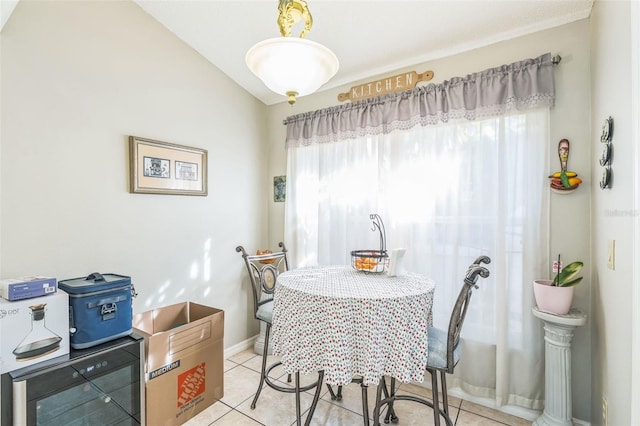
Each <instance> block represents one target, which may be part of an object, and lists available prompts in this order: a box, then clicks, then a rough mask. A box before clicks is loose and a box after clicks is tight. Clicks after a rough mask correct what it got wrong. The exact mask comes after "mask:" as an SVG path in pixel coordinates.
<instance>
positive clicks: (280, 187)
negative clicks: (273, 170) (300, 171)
mask: <svg viewBox="0 0 640 426" xmlns="http://www.w3.org/2000/svg"><path fill="white" fill-rule="evenodd" d="M286 188H287V177H286V176H274V177H273V201H274V202H276V203H282V202H284V199H285V196H286Z"/></svg>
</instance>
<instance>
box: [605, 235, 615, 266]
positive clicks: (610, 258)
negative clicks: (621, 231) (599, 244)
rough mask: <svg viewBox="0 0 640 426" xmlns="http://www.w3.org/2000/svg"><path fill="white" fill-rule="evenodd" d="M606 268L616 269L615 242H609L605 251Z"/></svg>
mask: <svg viewBox="0 0 640 426" xmlns="http://www.w3.org/2000/svg"><path fill="white" fill-rule="evenodd" d="M607 268H609V269H611V270H612V271H615V269H616V240H609V250H608V251H607Z"/></svg>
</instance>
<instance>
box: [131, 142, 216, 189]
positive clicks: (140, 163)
mask: <svg viewBox="0 0 640 426" xmlns="http://www.w3.org/2000/svg"><path fill="white" fill-rule="evenodd" d="M129 173H130V179H129V186H130V190H131V192H134V193H142V194H173V195H204V196H206V195H207V151H206V150H204V149H200V148H193V147H189V146H184V145H177V144H173V143H168V142H160V141H156V140H152V139H144V138H139V137H136V136H129Z"/></svg>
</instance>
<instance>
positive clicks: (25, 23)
mask: <svg viewBox="0 0 640 426" xmlns="http://www.w3.org/2000/svg"><path fill="white" fill-rule="evenodd" d="M1 37H2V39H1V42H2V61H1V64H2V68H1V79H2V80H1V84H2V86H1V87H2V97H1V101H2V102H1V108H2V109H1V111H2V129H1V137H2V139H1V142H0V143H1V145H0V159H1V160H2V161H1V163H0V172H1V175H0V176H1V183H2V186H1V188H0V189H1V191H0V194H1V197H0V202H1V209H0V217H1V222H0V244H1V248H2V250H1V252H0V277H2V278H9V277H18V276H25V275H33V274H43V275H50V276H54V277H58V279H65V278H74V277H79V276H84V275H86V274H89V273H91V272H94V271H99V272H103V273H106V272H111V273H116V274H124V275H130V276H131V277H132V278H133V282H134V284H135V287H136V290H137V291H138V297H137V298H136V299H135V300H134V311H135V312H141V311H144V310H147V309H149V308H153V307H157V306H162V305H168V304H171V303H177V302H180V301H189V300H190V301H197V302H201V303H204V304H208V305H211V306H215V307H218V308H222V309H224V310H225V313H226V321H225V347H227V348H228V347H229V346H232V345H235V344H239V343H240V342H242V341H244V340H246V339H249V338H250V337H251V336H253V335H255V334H256V333H257V332H258V324H257V321H255V320H254V319H253V316H252V314H251V313H250V312H251V306H252V305H251V304H250V299H249V292H250V288H249V286H248V282H242V279H241V277H243V276H246V271H245V270H244V267H243V264H242V261H241V257H240V255H239V254H238V253H236V252H235V247H236V245H238V244H244V245H246V246H247V248H251V249H255V248H256V247H262V246H264V245H265V244H266V242H267V233H266V225H267V220H266V215H264V214H263V212H264V210H265V208H266V206H267V198H266V195H265V193H264V192H263V191H261V188H260V187H261V185H262V183H263V180H264V176H265V175H266V173H267V169H266V162H265V161H264V160H263V158H264V157H265V155H266V149H265V140H264V139H263V137H262V135H263V133H264V131H263V130H264V128H265V126H266V124H265V118H266V107H265V106H264V105H263V104H262V103H261V102H259V101H257V100H256V99H254V98H253V97H252V96H250V95H249V94H248V93H247V92H245V91H244V90H243V89H241V88H240V87H238V86H237V85H236V84H235V83H234V82H233V81H232V80H230V79H229V78H228V77H226V76H225V75H224V74H223V73H222V72H220V71H219V70H218V69H217V68H215V67H214V66H212V65H211V64H210V63H209V62H207V61H206V60H205V59H203V58H202V57H201V56H200V55H199V54H197V53H196V52H195V51H194V50H193V49H191V48H189V47H188V46H186V45H185V44H184V43H183V42H181V41H180V40H179V39H178V38H176V37H175V36H174V35H172V34H171V33H169V32H168V31H167V30H166V29H165V28H164V27H163V26H162V25H160V24H159V23H158V22H156V21H155V20H154V19H152V18H151V17H150V16H148V15H147V14H146V13H145V12H143V11H142V10H141V9H140V8H139V7H138V6H137V5H135V4H134V3H132V2H72V1H70V2H48V1H37V2H30V1H22V2H20V3H19V4H18V6H17V7H16V9H15V11H14V12H13V15H12V16H11V19H10V20H9V21H8V23H7V24H6V26H5V27H4V29H3V30H2V33H1ZM128 135H136V136H140V137H145V138H151V139H157V140H161V141H167V142H173V143H177V144H184V145H190V146H194V147H199V148H204V149H207V150H208V153H209V195H208V196H207V197H193V196H169V195H145V194H131V193H129V192H128V170H129V165H128V150H127V149H128V148H127V147H128V145H127V137H128Z"/></svg>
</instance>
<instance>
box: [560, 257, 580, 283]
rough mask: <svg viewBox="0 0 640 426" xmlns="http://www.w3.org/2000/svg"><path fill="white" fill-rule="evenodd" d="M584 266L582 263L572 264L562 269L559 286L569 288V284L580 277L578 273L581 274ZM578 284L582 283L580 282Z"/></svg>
mask: <svg viewBox="0 0 640 426" xmlns="http://www.w3.org/2000/svg"><path fill="white" fill-rule="evenodd" d="M583 266H584V264H583V263H582V262H572V263H570V264H568V265H567V266H565V267H564V268H562V271H561V272H560V275H559V276H558V281H557V283H558V285H559V286H560V287H568V286H567V283H568V282H570V281H571V280H572V279H573V278H574V277H575V276H576V275H578V273H579V272H580V270H581V269H582V267H583ZM580 279H582V278H580ZM578 282H580V281H579V280H578ZM578 282H576V283H574V284H572V285H576V284H578Z"/></svg>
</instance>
